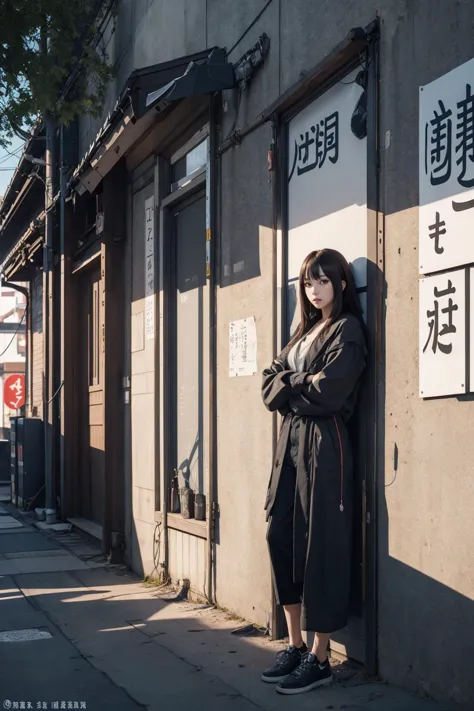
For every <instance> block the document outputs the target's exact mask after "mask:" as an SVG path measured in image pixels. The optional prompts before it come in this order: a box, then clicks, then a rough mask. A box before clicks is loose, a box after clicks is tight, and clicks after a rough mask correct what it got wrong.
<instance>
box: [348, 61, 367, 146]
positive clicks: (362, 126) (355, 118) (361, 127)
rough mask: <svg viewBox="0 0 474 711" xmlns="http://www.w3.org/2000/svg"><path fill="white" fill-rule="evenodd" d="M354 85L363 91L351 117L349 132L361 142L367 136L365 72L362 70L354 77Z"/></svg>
mask: <svg viewBox="0 0 474 711" xmlns="http://www.w3.org/2000/svg"><path fill="white" fill-rule="evenodd" d="M354 83H355V84H358V85H359V86H361V87H362V89H363V91H362V94H361V95H360V97H359V101H358V102H357V105H356V107H355V109H354V112H353V114H352V117H351V131H352V133H353V134H354V136H355V137H356V138H358V139H359V140H362V139H363V138H365V137H366V136H367V70H366V69H362V70H361V71H360V72H359V73H358V74H357V76H356V78H355V81H354Z"/></svg>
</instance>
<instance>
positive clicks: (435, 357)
mask: <svg viewBox="0 0 474 711" xmlns="http://www.w3.org/2000/svg"><path fill="white" fill-rule="evenodd" d="M419 284H420V301H419V303H420V342H419V348H420V353H419V356H420V397H423V398H427V397H439V396H443V395H459V394H462V393H465V392H466V270H465V269H461V270H458V271H455V272H448V273H446V274H437V275H435V276H430V277H426V278H425V279H420V282H419Z"/></svg>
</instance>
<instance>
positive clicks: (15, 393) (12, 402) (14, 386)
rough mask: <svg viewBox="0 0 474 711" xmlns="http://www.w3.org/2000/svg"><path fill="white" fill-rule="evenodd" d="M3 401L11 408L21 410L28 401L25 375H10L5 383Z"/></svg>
mask: <svg viewBox="0 0 474 711" xmlns="http://www.w3.org/2000/svg"><path fill="white" fill-rule="evenodd" d="M3 402H4V403H5V405H6V406H7V407H8V408H9V409H10V410H19V409H20V407H23V405H24V404H25V402H26V391H25V376H24V375H22V374H21V373H19V374H17V375H9V376H8V378H7V379H6V380H5V382H4V383H3Z"/></svg>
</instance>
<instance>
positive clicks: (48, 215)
mask: <svg viewBox="0 0 474 711" xmlns="http://www.w3.org/2000/svg"><path fill="white" fill-rule="evenodd" d="M44 124H45V132H46V149H45V162H46V168H45V185H46V187H45V200H44V203H45V218H44V251H43V347H44V395H43V403H44V404H43V417H44V464H45V505H46V509H49V510H50V513H49V516H48V518H49V520H50V521H52V519H54V518H55V514H54V515H53V514H52V513H51V512H52V511H54V512H55V511H56V501H55V491H54V490H55V481H54V462H53V407H54V405H53V402H52V396H53V392H52V391H53V376H54V371H53V352H54V350H53V345H54V344H53V328H52V324H53V214H52V208H53V176H54V122H53V120H52V118H51V117H50V116H48V115H46V116H45V119H44Z"/></svg>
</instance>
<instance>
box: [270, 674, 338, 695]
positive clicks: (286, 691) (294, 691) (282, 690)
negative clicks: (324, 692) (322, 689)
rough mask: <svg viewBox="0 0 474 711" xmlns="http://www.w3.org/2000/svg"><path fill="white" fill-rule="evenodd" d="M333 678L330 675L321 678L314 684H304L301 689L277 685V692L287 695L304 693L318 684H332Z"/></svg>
mask: <svg viewBox="0 0 474 711" xmlns="http://www.w3.org/2000/svg"><path fill="white" fill-rule="evenodd" d="M332 682H333V678H332V676H331V677H329V679H321V681H315V682H314V684H311V685H310V686H305V687H304V688H302V689H285V688H278V687H277V692H278V693H279V694H286V695H288V696H291V695H294V694H304V693H306V692H307V691H312V690H313V689H317V688H318V686H328V685H329V684H332Z"/></svg>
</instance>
